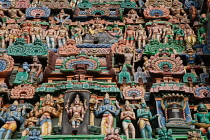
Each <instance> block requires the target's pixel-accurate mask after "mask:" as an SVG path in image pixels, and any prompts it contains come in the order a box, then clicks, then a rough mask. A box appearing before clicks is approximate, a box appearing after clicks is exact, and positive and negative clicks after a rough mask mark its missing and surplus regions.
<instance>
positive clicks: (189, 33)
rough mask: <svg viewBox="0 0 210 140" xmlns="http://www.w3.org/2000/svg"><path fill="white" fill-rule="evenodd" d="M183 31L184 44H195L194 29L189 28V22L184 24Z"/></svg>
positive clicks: (189, 45)
mask: <svg viewBox="0 0 210 140" xmlns="http://www.w3.org/2000/svg"><path fill="white" fill-rule="evenodd" d="M184 33H185V40H186V46H187V47H192V46H193V45H195V43H196V35H195V33H194V31H193V30H192V29H191V28H190V25H189V24H186V26H185V30H184Z"/></svg>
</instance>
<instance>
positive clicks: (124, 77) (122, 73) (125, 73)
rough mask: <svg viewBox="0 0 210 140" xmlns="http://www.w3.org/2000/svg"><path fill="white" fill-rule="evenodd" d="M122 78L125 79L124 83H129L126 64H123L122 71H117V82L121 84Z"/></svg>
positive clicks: (129, 76)
mask: <svg viewBox="0 0 210 140" xmlns="http://www.w3.org/2000/svg"><path fill="white" fill-rule="evenodd" d="M124 79H125V80H126V81H125V83H126V84H128V83H131V75H130V73H129V72H127V67H126V65H124V66H123V68H122V71H121V72H120V73H119V78H118V83H120V84H123V83H124V81H123V80H124Z"/></svg>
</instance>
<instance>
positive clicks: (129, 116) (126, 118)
mask: <svg viewBox="0 0 210 140" xmlns="http://www.w3.org/2000/svg"><path fill="white" fill-rule="evenodd" d="M120 119H121V120H123V122H122V126H123V129H124V132H125V135H126V137H127V138H129V133H128V130H130V131H131V134H132V139H135V135H136V132H135V127H134V125H133V123H132V120H136V116H135V113H134V112H133V109H132V108H131V107H130V103H129V101H128V100H126V101H125V106H124V109H123V111H122V112H121V115H120Z"/></svg>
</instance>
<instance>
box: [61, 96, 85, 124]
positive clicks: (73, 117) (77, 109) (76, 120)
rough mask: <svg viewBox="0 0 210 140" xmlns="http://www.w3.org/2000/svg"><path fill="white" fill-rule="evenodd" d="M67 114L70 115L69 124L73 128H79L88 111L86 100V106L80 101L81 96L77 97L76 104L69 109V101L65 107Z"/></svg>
mask: <svg viewBox="0 0 210 140" xmlns="http://www.w3.org/2000/svg"><path fill="white" fill-rule="evenodd" d="M65 109H66V112H67V113H68V114H69V118H70V120H69V122H70V123H71V126H72V127H73V128H77V127H79V126H80V125H81V124H82V122H83V120H84V115H85V113H86V111H87V109H88V107H87V105H86V100H84V104H83V103H82V101H80V98H79V95H78V94H77V95H76V98H75V99H74V102H73V103H72V104H71V106H70V107H69V99H68V100H67V104H66V106H65Z"/></svg>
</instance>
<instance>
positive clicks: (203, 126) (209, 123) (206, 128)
mask: <svg viewBox="0 0 210 140" xmlns="http://www.w3.org/2000/svg"><path fill="white" fill-rule="evenodd" d="M194 117H195V120H193V121H192V124H194V125H195V126H196V127H198V128H200V130H201V131H202V132H204V133H205V132H207V133H208V134H210V113H209V112H208V109H207V107H206V105H205V104H199V105H198V107H197V113H195V115H194Z"/></svg>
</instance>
